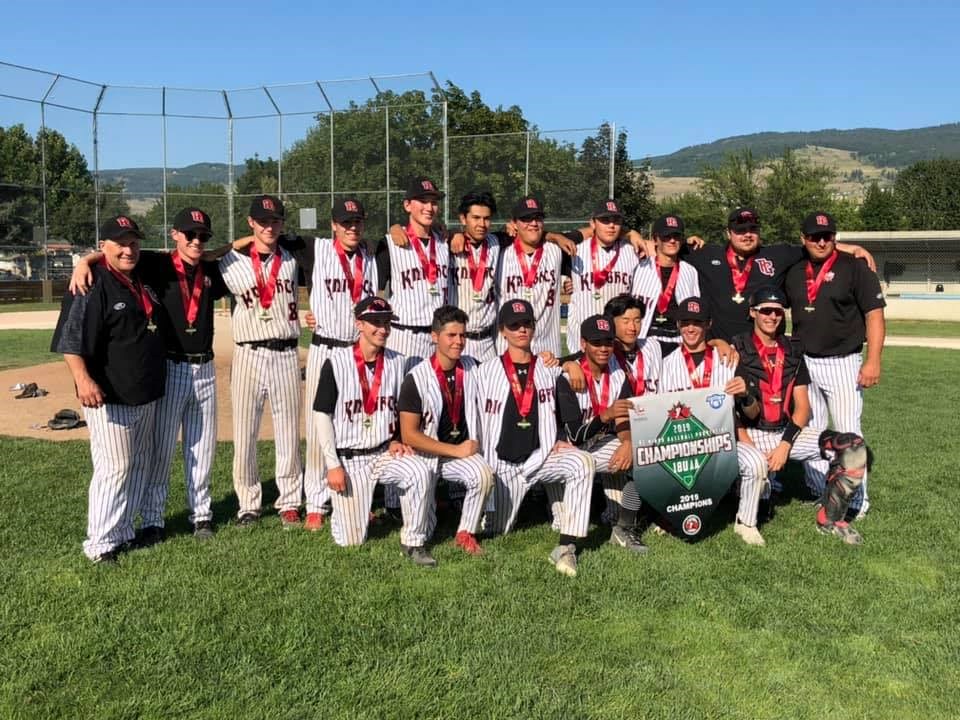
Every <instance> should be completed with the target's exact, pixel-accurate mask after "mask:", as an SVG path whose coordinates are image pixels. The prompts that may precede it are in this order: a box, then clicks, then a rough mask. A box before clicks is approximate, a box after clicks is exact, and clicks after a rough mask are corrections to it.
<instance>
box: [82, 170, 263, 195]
mask: <svg viewBox="0 0 960 720" xmlns="http://www.w3.org/2000/svg"><path fill="white" fill-rule="evenodd" d="M243 170H244V166H243V165H237V166H235V168H234V173H235V177H239V176H240V173H242V172H243ZM100 177H101V179H103V180H104V181H106V182H108V183H123V186H124V188H125V189H126V191H127V192H129V193H145V194H151V193H160V192H161V191H162V190H163V168H159V167H147V168H119V169H116V170H101V171H100ZM226 182H227V164H226V163H195V164H193V165H187V166H186V167H182V168H167V187H172V186H174V185H179V186H181V187H190V186H194V185H199V184H200V183H220V184H226Z"/></svg>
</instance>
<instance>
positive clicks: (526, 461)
mask: <svg viewBox="0 0 960 720" xmlns="http://www.w3.org/2000/svg"><path fill="white" fill-rule="evenodd" d="M534 324H535V323H534V314H533V308H532V307H531V305H530V303H528V302H527V301H526V300H519V299H513V300H507V301H506V302H505V303H504V304H503V305H502V306H501V308H500V312H499V315H498V320H497V325H498V327H499V331H500V335H501V337H502V338H503V340H504V342H505V343H506V345H507V350H506V352H504V353H503V355H502V356H501V357H500V358H498V359H496V360H491V361H490V362H486V363H484V364H483V365H481V366H480V373H479V378H478V383H477V387H478V393H479V398H478V402H479V404H480V423H481V443H482V445H483V454H484V457H485V458H486V460H487V462H488V463H489V465H490V467H492V468H493V470H494V473H495V474H496V485H495V489H494V498H495V512H494V517H493V527H492V528H488V529H489V530H493V531H494V532H504V533H505V532H509V531H510V529H511V528H512V527H513V523H514V522H515V521H516V518H517V511H518V510H519V509H520V503H521V502H522V501H523V498H524V496H525V495H526V494H527V491H529V490H530V488H531V487H533V485H535V484H536V483H538V482H541V483H562V484H563V485H564V494H563V512H562V514H561V518H560V540H559V543H558V544H557V547H555V548H554V549H553V552H551V553H550V562H552V563H553V564H554V565H555V566H556V568H557V571H558V572H561V573H563V574H564V575H570V576H574V575H576V574H577V546H576V540H577V538H582V537H586V535H587V525H588V522H589V515H590V488H591V484H592V483H593V470H594V461H593V457H592V456H591V455H590V454H589V453H585V452H582V451H580V450H577V449H576V448H575V447H574V446H573V445H571V444H570V443H568V442H565V441H558V440H557V419H556V393H555V389H556V381H557V377H558V376H559V373H560V371H559V369H557V368H548V367H546V366H545V364H544V363H543V362H541V361H538V358H537V357H536V356H535V355H534V354H533V353H532V352H531V349H530V343H531V341H532V340H533V334H534Z"/></svg>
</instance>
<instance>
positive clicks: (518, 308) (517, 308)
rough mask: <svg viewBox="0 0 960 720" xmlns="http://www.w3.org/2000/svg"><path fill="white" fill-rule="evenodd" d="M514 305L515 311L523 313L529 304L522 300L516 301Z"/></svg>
mask: <svg viewBox="0 0 960 720" xmlns="http://www.w3.org/2000/svg"><path fill="white" fill-rule="evenodd" d="M512 307H513V311H514V312H515V313H522V312H526V311H527V306H526V305H524V304H523V303H522V302H515V303H513V305H512Z"/></svg>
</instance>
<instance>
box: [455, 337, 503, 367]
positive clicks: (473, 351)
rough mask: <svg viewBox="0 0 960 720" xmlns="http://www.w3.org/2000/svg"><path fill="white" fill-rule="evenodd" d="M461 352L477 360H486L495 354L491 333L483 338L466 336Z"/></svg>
mask: <svg viewBox="0 0 960 720" xmlns="http://www.w3.org/2000/svg"><path fill="white" fill-rule="evenodd" d="M463 354H464V355H469V356H470V357H472V358H473V359H474V360H476V361H477V362H487V361H488V360H493V358H495V357H496V356H497V345H496V343H495V342H494V340H493V336H492V335H491V336H490V337H488V338H484V339H483V340H473V339H472V338H467V344H466V345H465V346H464V348H463Z"/></svg>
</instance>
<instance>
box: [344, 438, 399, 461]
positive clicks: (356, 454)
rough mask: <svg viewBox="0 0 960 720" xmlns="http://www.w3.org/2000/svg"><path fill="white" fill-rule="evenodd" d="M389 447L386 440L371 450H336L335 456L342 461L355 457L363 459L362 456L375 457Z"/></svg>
mask: <svg viewBox="0 0 960 720" xmlns="http://www.w3.org/2000/svg"><path fill="white" fill-rule="evenodd" d="M388 447H390V441H389V440H387V441H386V442H385V443H383V444H382V445H377V446H376V447H372V448H337V455H338V456H339V457H340V458H342V459H343V460H351V459H352V458H355V457H363V456H364V455H376V454H377V453H382V452H383V451H384V450H386V449H387V448H388Z"/></svg>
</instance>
